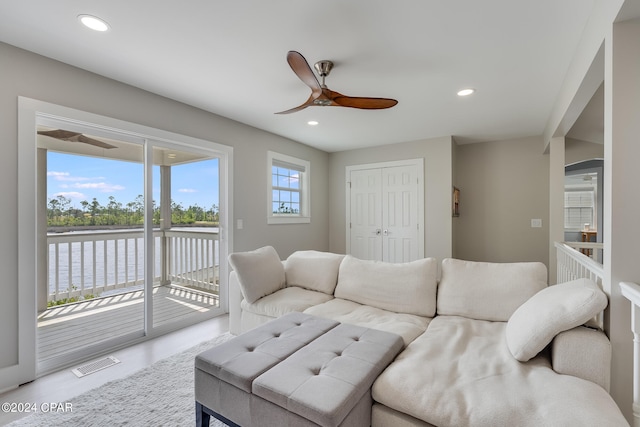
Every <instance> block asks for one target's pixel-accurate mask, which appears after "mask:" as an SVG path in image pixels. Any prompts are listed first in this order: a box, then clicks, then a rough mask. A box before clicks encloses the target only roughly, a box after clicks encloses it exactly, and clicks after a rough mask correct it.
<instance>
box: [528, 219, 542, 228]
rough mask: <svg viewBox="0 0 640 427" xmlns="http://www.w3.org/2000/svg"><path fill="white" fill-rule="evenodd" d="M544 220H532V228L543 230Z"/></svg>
mask: <svg viewBox="0 0 640 427" xmlns="http://www.w3.org/2000/svg"><path fill="white" fill-rule="evenodd" d="M541 227H542V220H541V219H532V220H531V228H541Z"/></svg>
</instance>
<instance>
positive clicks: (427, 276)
mask: <svg viewBox="0 0 640 427" xmlns="http://www.w3.org/2000/svg"><path fill="white" fill-rule="evenodd" d="M437 273H438V264H437V262H436V260H435V259H434V258H425V259H419V260H416V261H412V262H407V263H389V262H380V261H364V260H361V259H357V258H354V257H352V256H351V255H346V256H345V258H344V259H343V260H342V263H341V264H340V272H339V274H338V285H337V286H336V290H335V297H336V298H343V299H346V300H350V301H353V302H357V303H359V304H364V305H369V306H371V307H376V308H380V309H383V310H388V311H392V312H395V313H408V314H416V315H418V316H426V317H433V316H434V315H435V311H436V289H437V281H436V280H437Z"/></svg>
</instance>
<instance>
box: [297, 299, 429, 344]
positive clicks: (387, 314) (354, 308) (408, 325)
mask: <svg viewBox="0 0 640 427" xmlns="http://www.w3.org/2000/svg"><path fill="white" fill-rule="evenodd" d="M304 312H305V313H306V314H312V315H315V316H320V317H324V318H327V319H331V320H335V321H338V322H341V323H350V324H352V325H358V326H363V327H366V328H371V329H378V330H380V331H386V332H392V333H394V334H397V335H400V336H401V337H402V340H403V342H404V345H405V346H407V345H408V344H409V343H410V342H411V341H413V340H414V339H416V337H417V336H419V335H420V334H422V333H423V332H424V331H425V330H426V329H427V325H428V324H429V321H430V320H431V318H429V317H423V316H416V315H414V314H406V313H394V312H391V311H387V310H382V309H380V308H375V307H370V306H367V305H362V304H358V303H356V302H353V301H348V300H345V299H341V298H335V299H332V300H331V301H327V302H325V303H323V304H320V305H315V306H313V307H310V308H308V309H306V310H305V311H304Z"/></svg>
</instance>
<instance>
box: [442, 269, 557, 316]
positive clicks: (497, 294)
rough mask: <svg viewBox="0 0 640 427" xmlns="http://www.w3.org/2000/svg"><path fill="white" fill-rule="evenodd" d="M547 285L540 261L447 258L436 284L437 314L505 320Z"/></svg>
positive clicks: (545, 272)
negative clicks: (508, 261) (491, 260)
mask: <svg viewBox="0 0 640 427" xmlns="http://www.w3.org/2000/svg"><path fill="white" fill-rule="evenodd" d="M546 287H547V267H546V266H545V265H544V264H543V263H541V262H511V263H494V262H475V261H463V260H459V259H452V258H447V259H445V260H443V261H442V278H441V279H440V283H439V284H438V301H437V306H438V314H440V315H448V316H464V317H469V318H471V319H478V320H492V321H500V322H506V321H507V320H509V318H510V317H511V315H512V314H513V313H514V312H515V311H516V309H517V308H518V307H520V305H522V304H523V303H524V302H525V301H527V300H528V299H529V298H530V297H532V296H533V295H535V294H536V293H537V292H538V291H540V290H541V289H544V288H546Z"/></svg>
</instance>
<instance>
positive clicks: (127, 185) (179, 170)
mask: <svg viewBox="0 0 640 427" xmlns="http://www.w3.org/2000/svg"><path fill="white" fill-rule="evenodd" d="M142 174H143V168H142V164H140V163H132V162H124V161H118V160H109V159H104V158H98V157H85V156H77V155H70V154H62V153H56V152H52V151H49V152H48V153H47V200H49V199H52V198H55V197H57V196H58V195H63V196H64V197H66V198H67V199H69V200H71V206H74V207H77V208H81V206H82V205H81V204H80V202H81V201H83V200H86V201H88V202H91V200H93V198H94V197H95V198H96V199H97V200H98V202H99V203H100V204H101V205H102V206H106V205H107V203H109V196H114V197H115V199H116V201H117V202H120V203H122V204H123V205H126V204H127V203H129V202H133V201H134V200H135V198H136V197H137V196H138V195H139V194H142V193H143V185H144V182H143V175H142ZM171 181H172V182H171V187H172V189H171V198H172V199H173V201H174V202H176V203H180V204H181V205H182V206H183V207H184V208H188V207H189V206H191V205H196V204H197V205H198V206H200V207H203V208H207V209H208V208H210V207H211V205H212V204H214V203H215V204H216V205H219V197H218V195H219V188H218V160H217V159H213V160H205V161H201V162H196V163H189V164H185V165H178V166H174V167H173V168H172V170H171ZM153 199H154V200H155V201H156V203H158V204H159V203H160V168H159V167H157V166H155V167H154V168H153Z"/></svg>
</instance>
